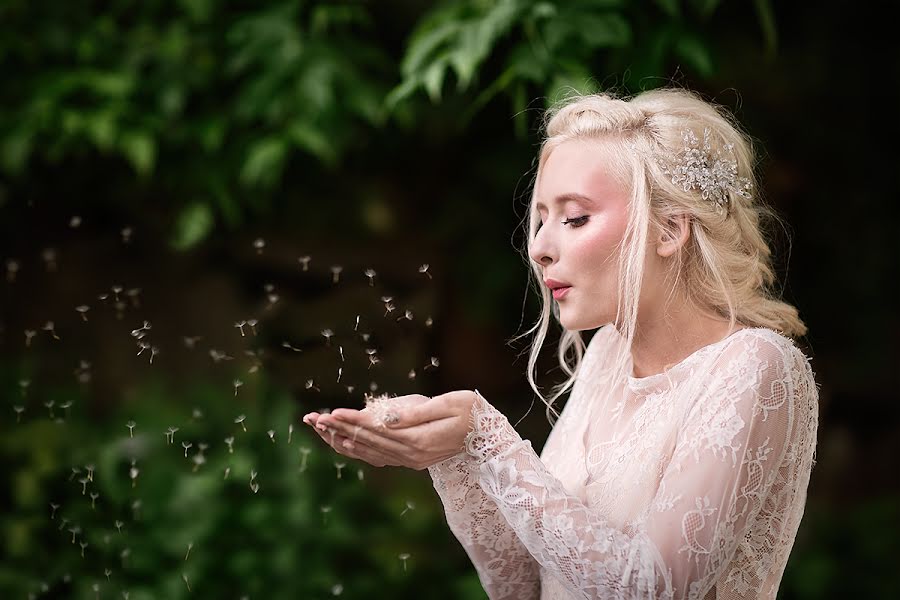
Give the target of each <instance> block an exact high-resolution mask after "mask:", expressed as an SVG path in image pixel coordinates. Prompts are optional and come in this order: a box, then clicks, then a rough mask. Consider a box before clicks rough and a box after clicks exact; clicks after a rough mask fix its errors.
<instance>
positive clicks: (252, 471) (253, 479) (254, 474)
mask: <svg viewBox="0 0 900 600" xmlns="http://www.w3.org/2000/svg"><path fill="white" fill-rule="evenodd" d="M257 475H259V473H257V472H256V471H254V470H253V469H250V483H253V482H254V481H256V476H257Z"/></svg>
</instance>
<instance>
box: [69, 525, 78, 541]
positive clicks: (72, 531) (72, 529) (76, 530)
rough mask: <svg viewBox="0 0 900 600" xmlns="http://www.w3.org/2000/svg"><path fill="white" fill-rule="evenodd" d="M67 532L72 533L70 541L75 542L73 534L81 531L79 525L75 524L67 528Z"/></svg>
mask: <svg viewBox="0 0 900 600" xmlns="http://www.w3.org/2000/svg"><path fill="white" fill-rule="evenodd" d="M69 533H71V534H72V543H73V544H74V543H75V536H76V535H78V534H79V533H81V527H79V526H78V525H75V526H74V527H71V528H69Z"/></svg>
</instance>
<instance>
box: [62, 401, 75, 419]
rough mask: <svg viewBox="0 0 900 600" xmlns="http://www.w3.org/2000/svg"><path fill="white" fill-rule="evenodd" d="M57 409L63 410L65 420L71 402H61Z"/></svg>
mask: <svg viewBox="0 0 900 600" xmlns="http://www.w3.org/2000/svg"><path fill="white" fill-rule="evenodd" d="M59 407H60V408H61V409H63V410H64V411H66V418H68V417H69V409H70V408H72V401H71V400H68V401H66V402H63V403H62V404H60V405H59Z"/></svg>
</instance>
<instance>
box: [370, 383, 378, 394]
mask: <svg viewBox="0 0 900 600" xmlns="http://www.w3.org/2000/svg"><path fill="white" fill-rule="evenodd" d="M369 391H370V392H377V391H378V384H377V383H375V382H374V381H373V382H371V383H370V384H369Z"/></svg>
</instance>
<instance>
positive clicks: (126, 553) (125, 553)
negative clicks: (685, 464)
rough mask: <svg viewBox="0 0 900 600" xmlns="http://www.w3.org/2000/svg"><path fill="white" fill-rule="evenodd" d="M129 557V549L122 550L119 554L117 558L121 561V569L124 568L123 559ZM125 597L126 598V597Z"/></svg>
mask: <svg viewBox="0 0 900 600" xmlns="http://www.w3.org/2000/svg"><path fill="white" fill-rule="evenodd" d="M129 556H131V548H124V549H122V551H121V552H119V558H120V559H121V560H122V568H123V569H124V568H125V559H126V558H128V557H129ZM126 597H127V596H126Z"/></svg>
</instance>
